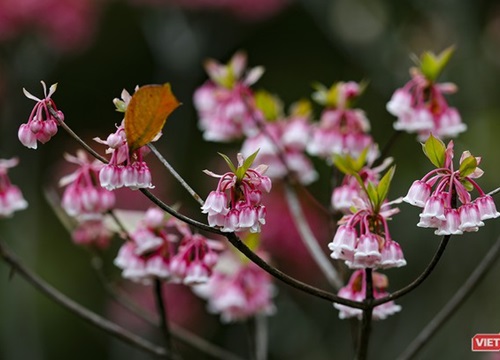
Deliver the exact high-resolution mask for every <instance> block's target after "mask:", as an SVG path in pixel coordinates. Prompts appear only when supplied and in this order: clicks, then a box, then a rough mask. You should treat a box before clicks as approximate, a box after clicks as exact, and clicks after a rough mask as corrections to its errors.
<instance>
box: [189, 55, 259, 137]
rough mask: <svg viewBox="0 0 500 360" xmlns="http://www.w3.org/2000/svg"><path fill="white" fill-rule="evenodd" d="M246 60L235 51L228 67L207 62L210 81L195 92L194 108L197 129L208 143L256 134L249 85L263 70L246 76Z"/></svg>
mask: <svg viewBox="0 0 500 360" xmlns="http://www.w3.org/2000/svg"><path fill="white" fill-rule="evenodd" d="M246 62H247V57H246V54H245V53H243V52H237V53H236V54H234V56H233V57H232V58H231V60H230V61H229V63H228V64H227V65H221V64H219V63H218V62H216V61H215V60H212V59H210V60H207V61H206V63H205V69H206V71H207V73H208V76H209V78H210V79H209V80H208V81H207V82H206V83H205V84H204V85H202V86H201V87H200V88H198V89H197V90H196V91H195V93H194V99H193V101H194V105H195V107H196V110H197V111H198V116H199V118H200V122H199V127H200V129H201V130H202V131H203V138H204V139H205V140H208V141H221V142H226V141H231V140H236V139H239V138H241V137H243V135H246V136H248V135H252V134H255V133H256V130H257V124H256V123H255V121H256V120H257V118H256V116H257V112H255V111H254V104H253V99H252V96H253V93H252V90H251V89H250V86H251V85H253V84H254V83H255V82H256V81H257V80H258V79H259V78H260V77H261V76H262V74H263V72H264V69H263V68H262V67H255V68H253V69H250V70H249V71H248V72H246V73H245V68H246Z"/></svg>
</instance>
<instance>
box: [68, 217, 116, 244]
mask: <svg viewBox="0 0 500 360" xmlns="http://www.w3.org/2000/svg"><path fill="white" fill-rule="evenodd" d="M112 237H113V231H111V230H110V229H109V227H108V226H107V223H106V221H105V218H104V217H102V216H101V217H95V218H93V217H90V218H86V217H84V218H79V219H78V224H77V225H76V227H75V228H74V229H73V231H72V232H71V238H72V240H73V242H74V243H75V244H77V245H82V246H91V247H95V248H98V249H106V248H107V247H108V246H109V244H110V241H111V238H112Z"/></svg>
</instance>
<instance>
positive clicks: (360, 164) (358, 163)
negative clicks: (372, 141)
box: [352, 146, 370, 172]
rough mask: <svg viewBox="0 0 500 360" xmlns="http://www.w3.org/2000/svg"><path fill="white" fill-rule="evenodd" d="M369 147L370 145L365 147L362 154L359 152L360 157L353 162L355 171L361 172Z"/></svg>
mask: <svg viewBox="0 0 500 360" xmlns="http://www.w3.org/2000/svg"><path fill="white" fill-rule="evenodd" d="M369 149H370V147H369V146H367V147H365V148H364V149H363V151H362V152H361V154H359V156H358V158H357V159H356V160H354V161H353V162H352V165H353V169H354V171H356V172H359V171H360V170H361V169H362V168H363V166H365V163H366V157H367V156H368V150H369Z"/></svg>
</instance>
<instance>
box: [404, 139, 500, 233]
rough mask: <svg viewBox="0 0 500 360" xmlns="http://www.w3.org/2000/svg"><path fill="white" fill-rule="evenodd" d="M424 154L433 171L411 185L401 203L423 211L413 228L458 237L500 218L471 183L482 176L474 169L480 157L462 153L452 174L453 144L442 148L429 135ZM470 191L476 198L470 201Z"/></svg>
mask: <svg viewBox="0 0 500 360" xmlns="http://www.w3.org/2000/svg"><path fill="white" fill-rule="evenodd" d="M424 153H425V155H426V156H427V158H428V159H429V160H430V161H431V162H432V164H433V165H434V166H436V169H434V170H431V171H430V172H429V173H427V174H426V175H425V176H424V177H423V178H422V179H420V180H416V181H414V182H413V184H412V185H411V187H410V189H409V190H408V194H407V195H406V196H405V197H404V199H403V200H404V201H406V202H407V203H409V204H411V205H414V206H417V207H421V208H423V210H422V213H421V214H420V222H419V223H418V224H417V226H419V227H425V228H436V230H435V232H434V233H435V234H436V235H460V234H463V233H464V232H471V231H472V232H474V231H478V229H479V227H481V226H484V222H483V220H488V219H493V218H497V217H499V216H500V213H499V212H498V211H497V209H496V206H495V202H494V201H493V198H492V197H491V196H490V195H487V194H485V192H484V191H483V190H482V189H481V187H480V186H479V184H478V183H477V182H476V181H475V179H477V178H479V177H481V176H482V175H483V171H482V170H481V169H480V168H479V167H478V165H479V164H480V162H481V158H480V157H474V156H472V155H471V153H470V152H469V151H464V152H463V153H462V156H461V157H460V164H459V168H458V169H457V170H455V168H454V166H453V155H454V154H453V141H450V142H449V143H448V146H447V147H445V145H444V143H443V142H442V141H441V140H439V139H436V138H435V137H434V136H432V134H431V135H430V137H429V138H428V139H427V141H426V142H425V145H424ZM433 188H434V190H432V189H433ZM474 189H475V190H476V191H477V192H478V194H479V196H478V197H477V198H476V199H474V200H472V196H471V194H470V192H471V191H472V190H474ZM457 200H458V204H457Z"/></svg>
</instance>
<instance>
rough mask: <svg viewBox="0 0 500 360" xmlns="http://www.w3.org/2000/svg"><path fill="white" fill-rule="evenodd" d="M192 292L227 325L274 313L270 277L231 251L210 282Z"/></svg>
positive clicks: (223, 257)
mask: <svg viewBox="0 0 500 360" xmlns="http://www.w3.org/2000/svg"><path fill="white" fill-rule="evenodd" d="M193 290H194V292H195V293H196V294H197V295H198V296H200V297H201V298H203V299H207V300H208V311H210V312H211V313H215V314H220V316H221V321H222V322H224V323H228V322H234V321H242V320H246V319H248V318H250V317H252V316H255V315H258V314H262V315H272V314H273V313H274V312H275V306H274V304H273V303H272V297H273V295H274V294H275V290H274V286H273V284H272V283H271V276H270V275H269V274H268V273H266V272H265V271H264V270H262V269H261V268H259V267H258V266H257V265H255V264H254V263H252V262H249V261H248V260H246V259H243V258H241V257H238V256H237V255H236V254H234V253H233V252H232V251H226V252H224V253H223V254H221V256H220V259H219V263H218V264H217V266H216V267H215V269H214V272H213V274H212V277H211V278H210V279H209V281H208V282H207V283H205V284H202V285H196V286H195V287H193Z"/></svg>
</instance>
